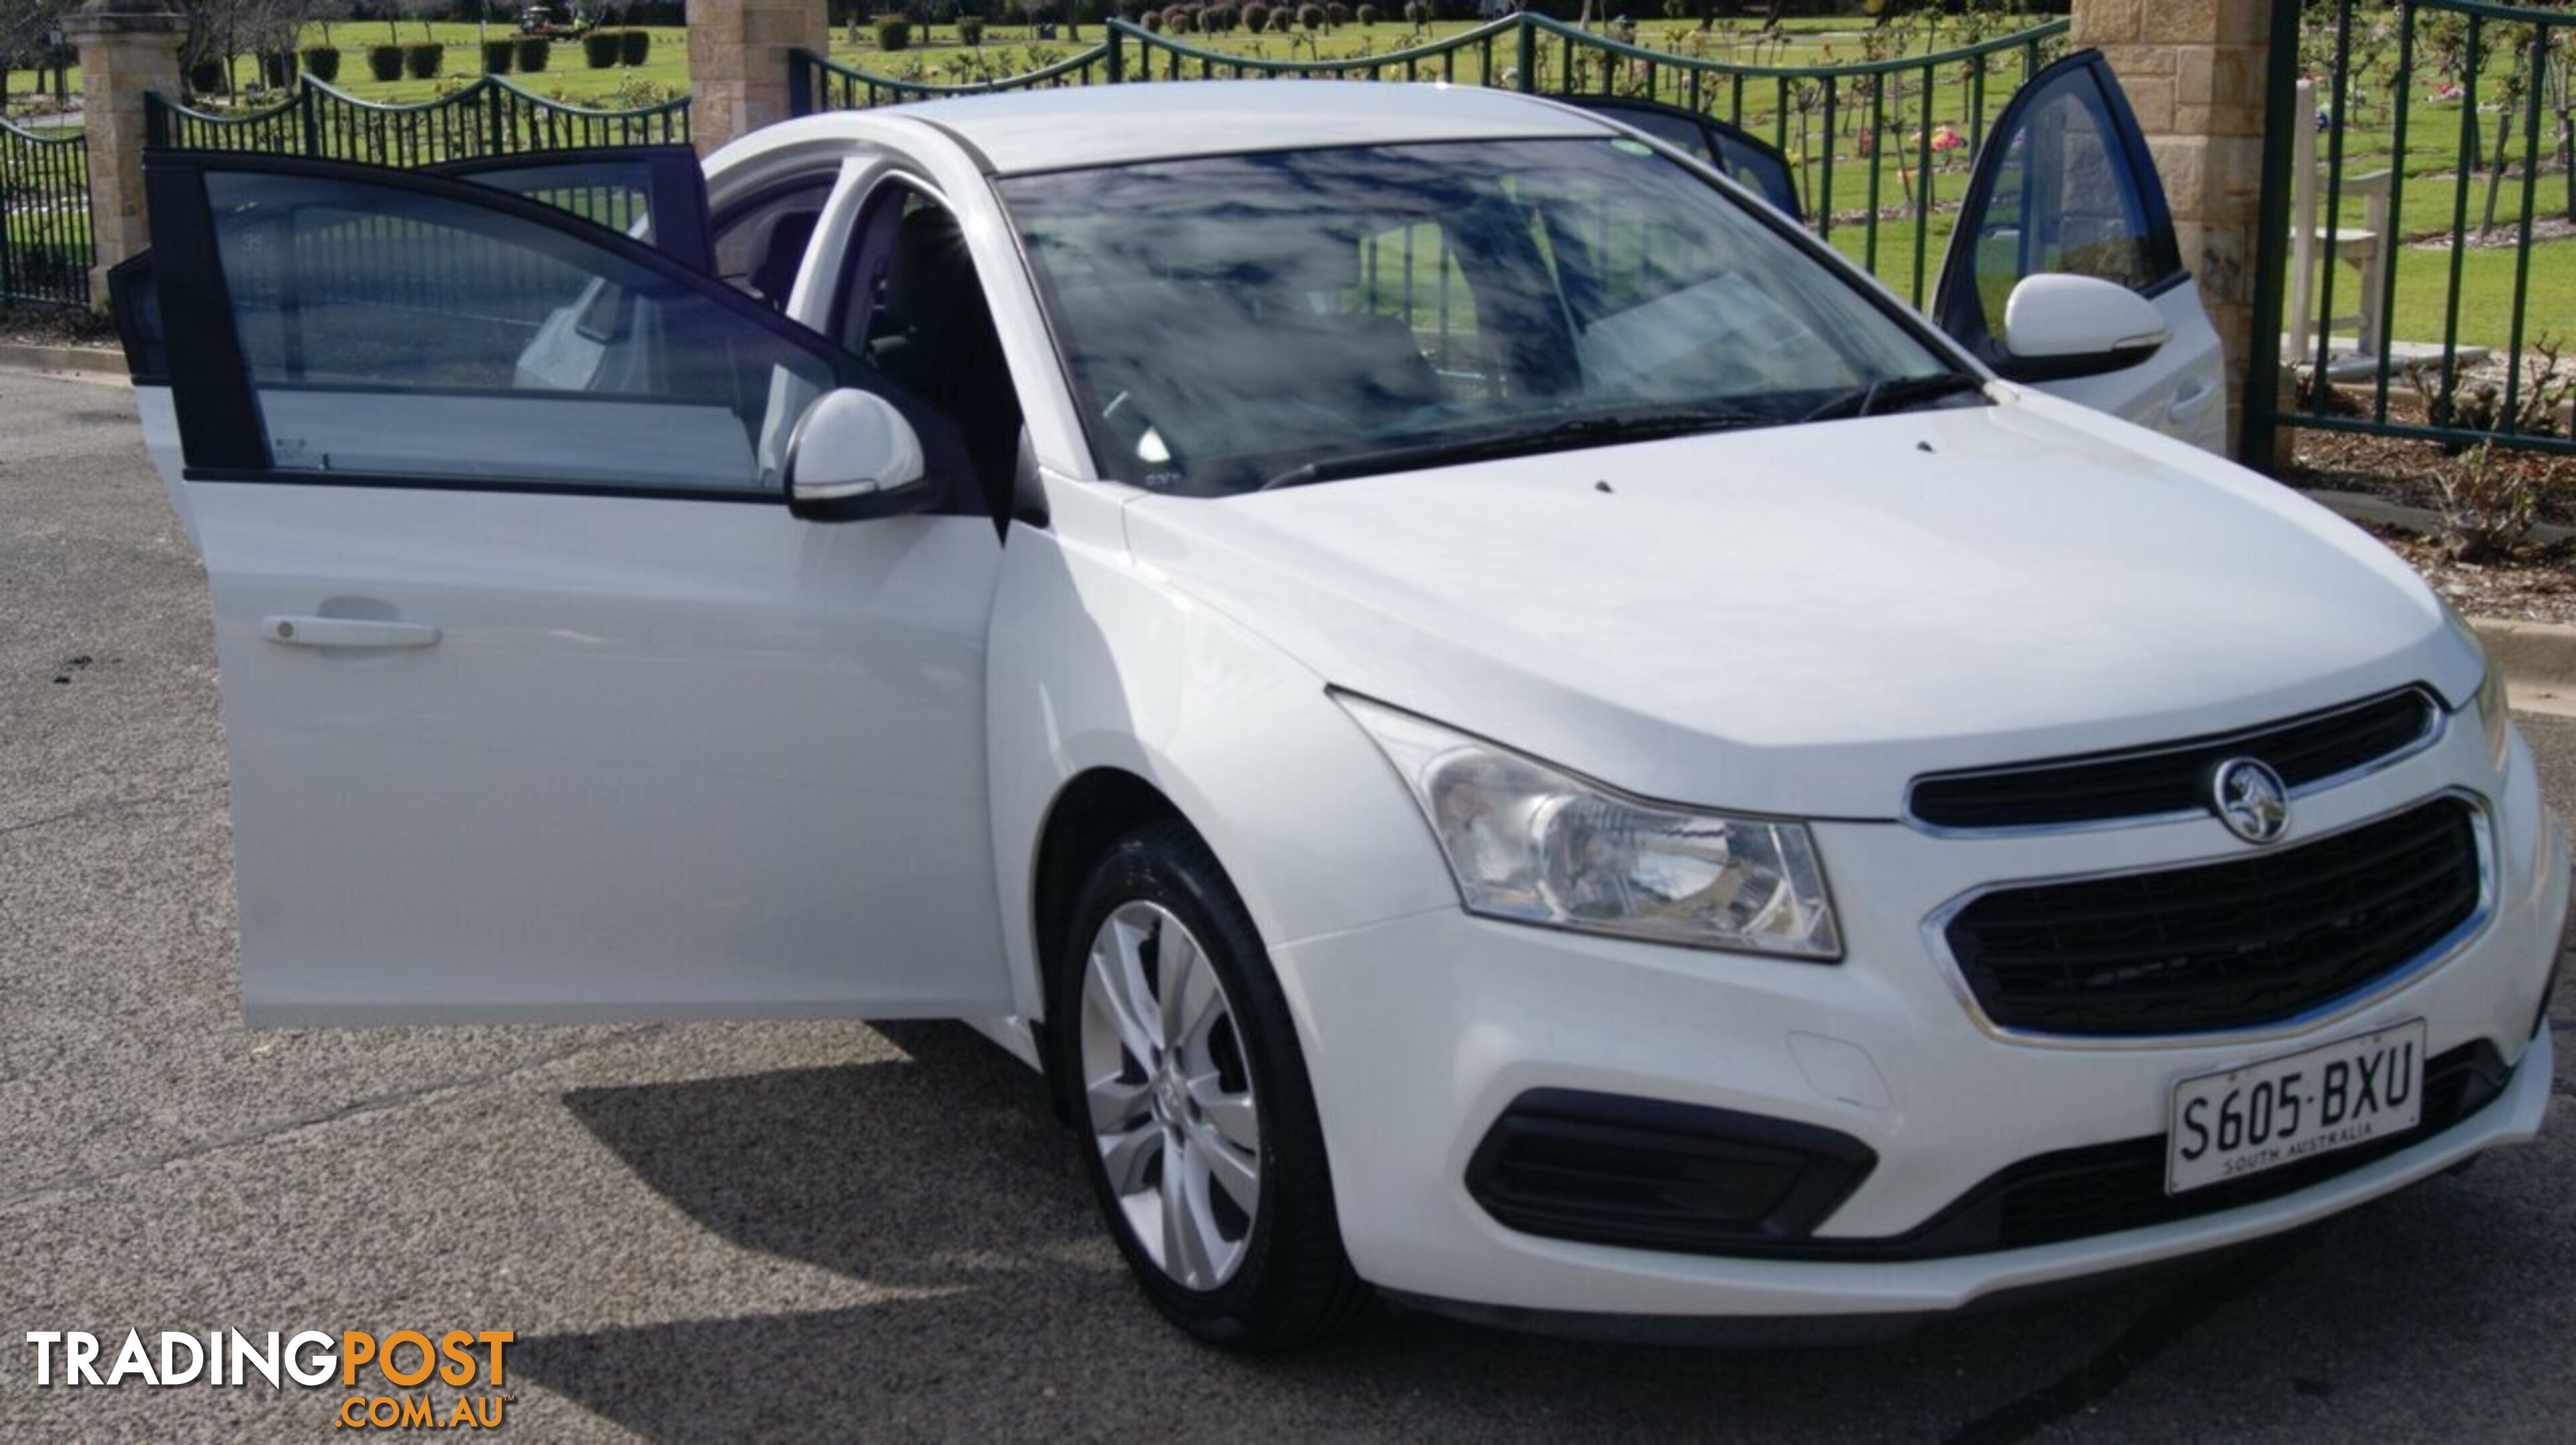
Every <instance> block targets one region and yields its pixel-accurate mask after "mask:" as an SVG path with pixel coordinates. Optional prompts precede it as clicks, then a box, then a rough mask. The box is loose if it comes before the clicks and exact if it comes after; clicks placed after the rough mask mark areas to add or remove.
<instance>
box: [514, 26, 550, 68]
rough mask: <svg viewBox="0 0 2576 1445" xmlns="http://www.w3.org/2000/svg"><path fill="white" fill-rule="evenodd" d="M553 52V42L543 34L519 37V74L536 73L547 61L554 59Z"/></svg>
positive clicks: (544, 66)
mask: <svg viewBox="0 0 2576 1445" xmlns="http://www.w3.org/2000/svg"><path fill="white" fill-rule="evenodd" d="M554 54H555V44H554V42H553V41H551V40H548V39H546V38H545V37H544V36H542V35H529V36H523V37H521V39H520V41H519V73H520V74H521V75H534V74H536V73H537V72H538V71H541V70H543V69H545V68H546V65H547V63H548V62H549V61H551V60H553V59H554Z"/></svg>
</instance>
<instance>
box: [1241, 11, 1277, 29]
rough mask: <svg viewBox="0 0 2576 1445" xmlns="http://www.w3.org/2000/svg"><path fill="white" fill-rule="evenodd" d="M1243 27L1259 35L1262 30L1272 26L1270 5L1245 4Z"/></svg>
mask: <svg viewBox="0 0 2576 1445" xmlns="http://www.w3.org/2000/svg"><path fill="white" fill-rule="evenodd" d="M1243 28H1244V29H1246V30H1249V31H1251V32H1252V33H1253V34H1255V35H1258V34H1260V33H1261V32H1262V31H1264V30H1267V29H1269V28H1270V7H1269V6H1267V5H1246V6H1244V7H1243Z"/></svg>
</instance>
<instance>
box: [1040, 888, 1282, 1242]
mask: <svg viewBox="0 0 2576 1445" xmlns="http://www.w3.org/2000/svg"><path fill="white" fill-rule="evenodd" d="M1080 1040H1081V1063H1082V1084H1083V1093H1084V1096H1085V1101H1086V1103H1087V1104H1088V1106H1089V1109H1090V1116H1091V1133H1092V1141H1093V1143H1094V1144H1095V1145H1096V1146H1097V1147H1098V1148H1099V1150H1100V1162H1101V1165H1102V1167H1103V1168H1104V1169H1105V1170H1106V1171H1107V1172H1108V1175H1109V1185H1110V1189H1111V1191H1112V1192H1113V1193H1114V1194H1116V1195H1117V1197H1118V1207H1119V1210H1120V1212H1121V1213H1123V1214H1124V1215H1125V1216H1126V1219H1127V1223H1128V1227H1129V1229H1130V1231H1131V1232H1132V1233H1133V1234H1134V1235H1135V1237H1136V1241H1137V1243H1138V1244H1139V1245H1140V1246H1142V1248H1143V1249H1144V1251H1145V1253H1146V1255H1147V1256H1148V1257H1149V1258H1151V1259H1152V1260H1153V1261H1154V1264H1155V1265H1156V1267H1158V1268H1159V1269H1161V1270H1162V1271H1163V1273H1164V1274H1166V1275H1169V1276H1170V1277H1171V1278H1172V1279H1173V1280H1174V1281H1176V1282H1178V1283H1180V1284H1182V1285H1184V1286H1186V1287H1188V1288H1191V1289H1200V1290H1207V1289H1214V1288H1216V1287H1217V1286H1219V1285H1221V1284H1223V1283H1225V1282H1226V1281H1227V1280H1229V1279H1231V1278H1233V1277H1234V1273H1235V1271H1236V1270H1237V1269H1239V1268H1241V1267H1242V1264H1243V1253H1244V1248H1245V1246H1246V1244H1247V1243H1248V1242H1249V1241H1250V1240H1251V1237H1252V1222H1253V1218H1254V1215H1255V1214H1256V1212H1257V1211H1258V1210H1259V1208H1260V1204H1261V1121H1260V1111H1259V1109H1258V1108H1257V1107H1256V1105H1255V1102H1254V1100H1253V1096H1252V1077H1251V1073H1250V1071H1249V1070H1248V1069H1247V1068H1246V1067H1245V1064H1244V1051H1243V1038H1242V1035H1241V1033H1240V1032H1239V1031H1238V1030H1237V1027H1236V1023H1235V1015H1234V1005H1233V1001H1232V1000H1230V999H1228V998H1227V997H1226V993H1225V985H1224V984H1223V983H1222V982H1221V981H1220V980H1219V979H1218V978H1217V974H1216V969H1215V967H1214V966H1213V965H1212V964H1211V963H1209V961H1208V957H1207V954H1206V951H1205V950H1204V949H1202V948H1201V947H1200V946H1199V941H1198V939H1197V938H1195V937H1194V936H1192V935H1191V933H1190V931H1189V929H1188V927H1187V926H1185V925H1184V924H1182V922H1181V921H1180V920H1179V919H1178V918H1176V917H1174V916H1173V915H1172V914H1171V912H1170V911H1169V910H1167V909H1164V908H1161V907H1159V906H1157V905H1155V904H1152V903H1144V902H1136V903H1127V904H1122V905H1120V906H1119V908H1118V909H1117V911H1115V912H1113V913H1111V914H1110V915H1109V917H1108V918H1106V919H1104V920H1102V922H1101V925H1100V931H1099V932H1098V933H1096V934H1094V935H1093V936H1092V940H1091V954H1090V958H1089V959H1088V961H1087V962H1086V963H1085V965H1084V969H1083V978H1082V1020H1081V1029H1080Z"/></svg>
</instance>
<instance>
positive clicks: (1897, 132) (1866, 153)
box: [789, 13, 2071, 306]
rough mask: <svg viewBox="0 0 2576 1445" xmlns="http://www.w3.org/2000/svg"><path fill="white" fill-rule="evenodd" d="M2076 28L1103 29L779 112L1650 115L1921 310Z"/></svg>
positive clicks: (836, 68)
mask: <svg viewBox="0 0 2576 1445" xmlns="http://www.w3.org/2000/svg"><path fill="white" fill-rule="evenodd" d="M2070 25H2071V22H2069V21H2067V20H2063V19H2059V20H2052V21H2049V22H2046V23H2044V24H2040V25H2036V26H2033V27H2031V28H2029V29H2025V30H2020V31H2015V32H2013V33H2010V34H2005V35H1997V36H1992V37H1987V38H1982V39H1977V40H1974V41H1972V42H1971V43H1967V44H1960V45H1953V46H1950V47H1948V48H1934V47H1935V45H1936V43H1937V42H1936V40H1935V39H1934V38H1933V36H1932V35H1931V34H1930V33H1927V34H1926V35H1925V37H1924V49H1923V51H1922V52H1921V53H1919V54H1902V53H1899V54H1886V55H1881V56H1878V57H1876V58H1869V57H1866V56H1864V58H1862V59H1859V60H1854V61H1848V62H1838V63H1818V64H1813V65H1790V64H1776V63H1751V64H1748V63H1745V62H1744V61H1741V60H1738V59H1736V58H1734V57H1733V56H1732V55H1720V54H1718V53H1715V50H1716V44H1717V42H1715V41H1706V42H1698V41H1695V42H1693V43H1706V44H1707V45H1708V53H1700V54H1688V53H1682V52H1678V51H1666V50H1657V49H1653V48H1651V47H1648V46H1645V45H1640V44H1637V43H1635V42H1634V41H1632V40H1628V39H1623V38H1621V37H1620V36H1619V35H1615V34H1603V33H1598V32H1595V31H1592V30H1586V29H1584V28H1582V27H1580V26H1575V25H1569V24H1567V23H1565V22H1563V21H1560V20H1551V19H1549V18H1547V17H1545V16H1541V15H1531V14H1526V13H1523V14H1519V15H1512V16H1506V17H1504V18H1502V19H1499V20H1495V21H1492V22H1490V23H1488V24H1484V25H1479V26H1475V27H1473V28H1470V29H1467V30H1463V31H1460V32H1458V33H1456V34H1453V35H1447V36H1443V37H1440V38H1438V39H1436V40H1427V41H1425V42H1424V43H1422V44H1419V45H1414V46H1408V47H1405V48H1402V49H1397V50H1390V51H1386V52H1383V53H1380V54H1366V55H1353V56H1343V57H1338V58H1334V59H1324V58H1322V57H1320V56H1317V55H1314V54H1312V53H1311V52H1308V53H1304V54H1300V53H1299V52H1298V51H1297V49H1296V48H1295V45H1294V42H1293V41H1292V43H1291V48H1290V51H1289V53H1288V54H1286V55H1284V56H1276V57H1273V56H1259V55H1244V54H1238V53H1235V52H1232V51H1227V50H1221V49H1216V48H1212V47H1210V46H1206V45H1201V44H1195V43H1193V42H1191V41H1188V40H1185V39H1181V38H1178V37H1175V36H1171V35H1166V34H1162V33H1159V32H1156V31H1152V30H1147V29H1145V28H1144V27H1142V26H1138V25H1132V24H1129V23H1128V22H1126V21H1123V20H1113V21H1110V22H1108V24H1107V25H1106V27H1105V32H1106V33H1105V36H1104V38H1103V39H1102V40H1101V41H1100V43H1098V44H1096V45H1093V46H1091V47H1089V48H1088V49H1084V50H1080V51H1076V52H1074V53H1072V54H1069V55H1064V56H1062V57H1060V58H1055V57H1051V58H1050V59H1049V60H1048V63H1046V64H1044V65H1042V66H1040V67H1038V68H1036V69H1032V70H1028V71H1024V72H1020V73H1003V72H992V73H987V72H986V70H985V68H984V67H985V66H986V64H987V63H988V62H986V61H985V60H984V59H983V58H982V57H981V56H980V55H979V56H976V57H970V58H967V59H965V60H963V61H960V62H953V63H951V64H950V66H949V67H948V68H946V69H944V70H942V71H940V72H939V73H936V74H933V73H931V72H929V71H928V70H927V69H920V70H916V71H915V72H914V73H911V74H906V75H885V74H879V73H877V72H873V71H868V70H861V69H858V68H856V67H853V66H849V65H844V64H842V63H840V62H838V61H834V60H831V59H829V58H827V57H824V56H820V55H816V54H813V53H812V52H810V51H799V52H798V53H797V55H796V57H795V58H794V60H793V61H791V63H790V64H791V69H790V71H789V98H790V103H791V106H792V108H793V109H795V110H796V111H797V113H799V114H806V113H810V112H813V111H818V110H851V109H861V108H865V107H870V106H880V105H895V104H900V103H903V102H906V101H916V100H931V99H938V98H941V97H946V96H957V95H982V94H990V93H992V92H995V91H1009V90H1031V89H1046V88H1051V87H1056V86H1064V85H1122V84H1135V83H1140V82H1149V81H1150V82H1165V81H1187V80H1245V79H1262V78H1271V79H1282V78H1294V79H1342V80H1357V81H1446V82H1448V83H1450V84H1453V85H1488V86H1496V87H1501V88H1507V89H1513V90H1520V91H1525V92H1529V93H1533V94H1543V95H1603V96H1624V97H1629V98H1633V99H1645V100H1656V101H1661V102H1664V103H1665V104H1668V105H1675V106H1679V107H1681V108H1683V109H1685V110H1690V111H1695V112H1697V113H1699V114H1702V115H1708V116H1712V117H1715V118H1716V119H1719V120H1724V121H1727V122H1729V123H1731V124H1734V125H1736V126H1739V127H1742V128H1743V129H1745V130H1747V131H1750V132H1751V133H1753V134H1755V135H1759V136H1762V137H1764V138H1765V139H1768V140H1770V141H1771V142H1772V143H1773V144H1774V145H1776V146H1778V147H1779V148H1780V150H1781V151H1782V152H1783V153H1785V154H1786V155H1787V156H1788V158H1789V160H1790V162H1791V164H1792V165H1794V166H1795V167H1796V168H1797V170H1798V188H1799V191H1800V193H1801V195H1802V197H1803V199H1804V203H1805V210H1806V213H1807V218H1808V223H1809V224H1810V225H1812V226H1813V227H1814V228H1815V229H1816V231H1817V233H1818V234H1819V235H1821V236H1823V237H1824V238H1825V239H1826V240H1828V241H1830V242H1832V243H1833V244H1834V245H1836V246H1837V247H1839V248H1841V250H1842V251H1843V253H1844V254H1845V255H1847V256H1849V257H1851V258H1852V259H1853V260H1855V261H1858V262H1860V263H1861V264H1862V265H1864V266H1866V267H1868V268H1869V269H1870V270H1871V271H1872V272H1874V273H1875V274H1877V275H1878V277H1879V279H1880V280H1882V281H1885V282H1886V283H1887V284H1888V285H1889V286H1891V287H1892V288H1894V289H1895V290H1896V291H1898V292H1899V293H1900V294H1904V295H1908V296H1910V297H1912V299H1913V300H1914V302H1915V304H1916V305H1918V306H1919V305H1921V304H1923V302H1924V300H1925V299H1926V297H1927V296H1928V294H1929V288H1930V286H1931V282H1932V275H1931V272H1932V267H1933V266H1934V265H1935V264H1936V258H1937V256H1938V255H1939V254H1940V251H1941V249H1942V248H1943V247H1944V246H1946V245H1947V244H1948V240H1949V234H1950V231H1951V228H1952V224H1953V221H1954V219H1955V216H1956V214H1957V211H1958V208H1959V203H1960V201H1961V200H1962V199H1963V198H1964V195H1965V193H1966V190H1967V185H1968V175H1969V171H1970V169H1971V167H1972V165H1973V163H1974V160H1975V157H1976V155H1977V153H1978V151H1979V150H1980V149H1981V148H1982V147H1983V145H1984V142H1985V136H1986V132H1987V129H1988V127H1989V126H1990V125H1991V123H1992V121H1993V119H1994V117H1995V115H1996V113H1997V112H1999V111H2000V110H2001V109H2002V108H2003V106H2004V104H2005V103H2006V102H2007V101H2009V100H2010V99H2011V97H2012V95H2013V93H2014V92H2015V91H2017V90H2019V89H2020V88H2021V86H2022V83H2023V82H2024V81H2027V80H2028V79H2029V78H2030V77H2031V76H2032V75H2033V74H2034V73H2036V72H2037V71H2038V70H2039V68H2040V67H2041V66H2042V65H2043V64H2045V63H2046V62H2047V61H2049V60H2052V59H2054V58H2055V57H2056V56H2057V55H2059V54H2060V53H2062V52H2063V51H2064V49H2065V48H2066V43H2067V42H2066V37H2067V32H2068V30H2069V28H2070ZM1954 33H1956V32H1954ZM1776 54H1777V52H1775V58H1776Z"/></svg>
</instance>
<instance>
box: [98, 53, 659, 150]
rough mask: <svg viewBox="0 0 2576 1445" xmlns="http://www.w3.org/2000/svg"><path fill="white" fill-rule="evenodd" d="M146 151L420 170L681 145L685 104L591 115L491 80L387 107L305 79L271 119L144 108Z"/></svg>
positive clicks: (158, 101)
mask: <svg viewBox="0 0 2576 1445" xmlns="http://www.w3.org/2000/svg"><path fill="white" fill-rule="evenodd" d="M144 123H145V140H146V143H147V144H149V145H152V146H154V147H158V148H163V149H178V150H228V151H259V152H263V153H267V154H271V155H294V156H314V157H320V158H323V159H328V160H346V161H364V162H367V163H368V164H371V165H380V166H424V165H435V164H437V163H439V162H442V161H460V160H473V159H477V158H479V157H483V156H500V155H518V154H522V153H525V152H530V151H547V150H572V149H586V148H593V147H603V146H630V145H685V144H687V143H688V139H689V102H688V99H687V97H685V96H684V97H682V98H680V99H677V100H671V101H665V102H663V103H662V104H660V105H653V106H646V107H643V108H641V109H638V110H591V109H587V108H585V107H582V106H577V105H567V104H565V103H564V102H562V101H559V100H549V99H547V98H546V97H544V96H541V95H535V94H532V93H530V92H528V91H525V90H522V89H520V88H519V87H518V86H516V85H513V84H511V83H510V82H509V81H506V80H503V79H501V78H500V77H498V76H491V75H487V76H484V77H482V78H481V79H479V80H476V81H473V82H472V83H470V84H467V85H465V86H462V87H460V88H459V89H457V90H456V91H455V92H454V93H452V94H449V95H445V96H441V97H439V98H438V99H436V100H428V101H420V102H417V103H414V104H410V105H383V104H378V103H376V102H374V101H366V100H360V99H358V98H357V97H356V96H353V95H350V94H348V93H347V92H346V91H342V90H339V89H336V88H334V87H332V86H330V85H327V84H324V83H323V82H321V81H318V80H315V79H313V78H312V77H311V76H309V75H308V76H305V77H303V78H301V79H300V80H298V81H297V82H296V88H295V92H294V94H292V95H290V96H289V97H288V98H287V99H286V100H285V101H283V102H281V103H280V104H278V105H275V106H272V107H270V108H269V109H267V110H262V111H254V112H249V113H246V114H242V115H217V114H213V113H211V112H207V111H201V110H191V109H189V108H188V107H187V106H184V105H182V104H180V103H179V102H177V101H174V100H172V99H170V98H169V97H167V96H164V95H158V94H155V95H150V96H147V97H145V100H144Z"/></svg>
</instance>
